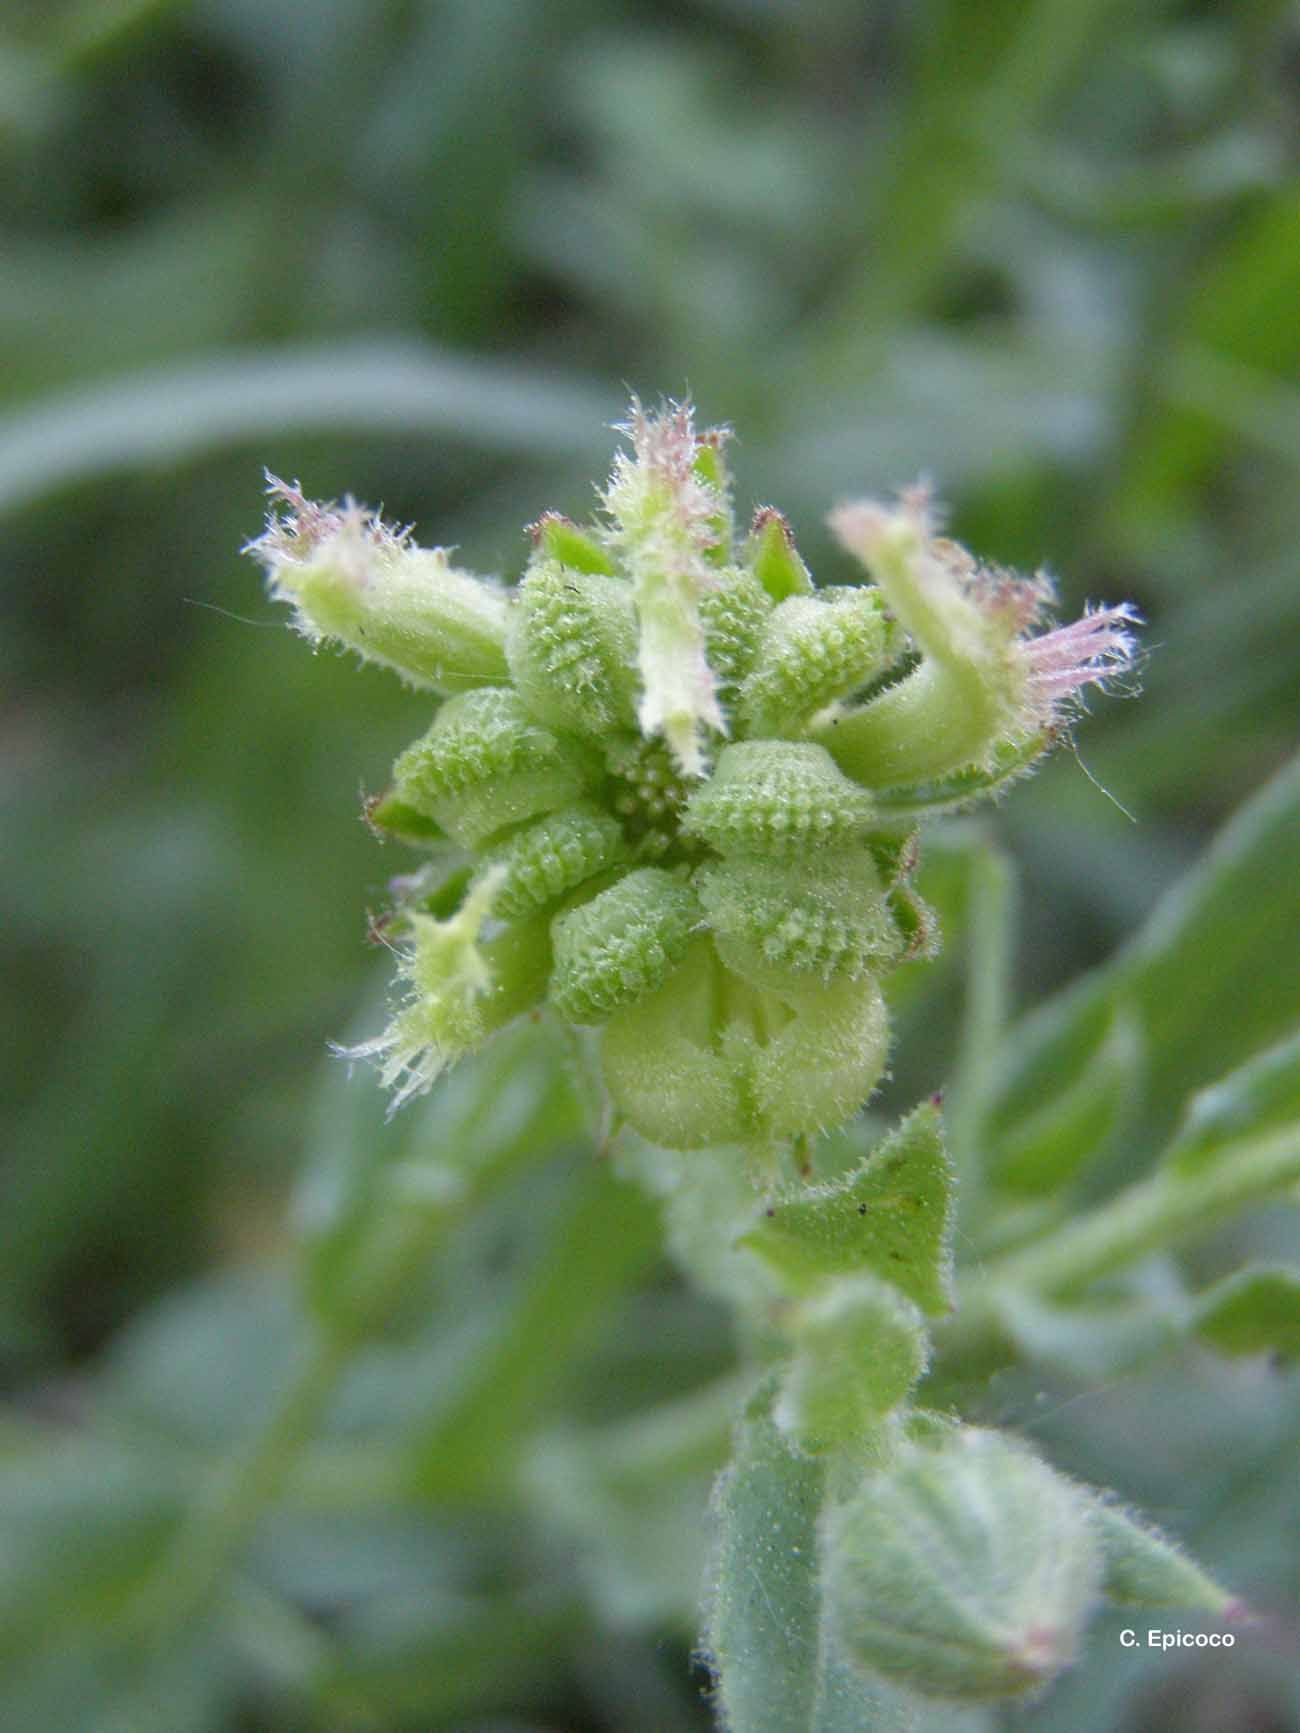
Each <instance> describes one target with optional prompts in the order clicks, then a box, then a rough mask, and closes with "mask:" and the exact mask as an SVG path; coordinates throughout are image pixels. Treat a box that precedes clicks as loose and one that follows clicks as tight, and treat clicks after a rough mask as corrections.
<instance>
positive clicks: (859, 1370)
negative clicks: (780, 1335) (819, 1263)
mask: <svg viewBox="0 0 1300 1733" xmlns="http://www.w3.org/2000/svg"><path fill="white" fill-rule="evenodd" d="M783 1327H784V1328H785V1330H786V1332H787V1334H788V1335H789V1337H790V1339H791V1341H792V1343H793V1345H794V1355H793V1358H792V1359H791V1362H790V1365H789V1367H788V1368H787V1370H786V1373H785V1376H784V1378H783V1379H782V1383H781V1395H780V1398H779V1400H778V1402H777V1405H776V1411H775V1419H776V1424H777V1426H778V1427H779V1428H780V1430H781V1431H782V1432H783V1433H784V1434H785V1436H786V1437H787V1438H788V1439H790V1440H791V1442H792V1443H793V1444H794V1445H795V1446H796V1447H797V1448H798V1449H799V1450H801V1451H804V1452H805V1453H807V1454H812V1455H816V1454H819V1453H820V1452H822V1451H825V1450H829V1449H833V1448H835V1447H836V1446H844V1447H846V1448H849V1449H853V1448H855V1447H860V1446H861V1443H862V1441H863V1439H864V1438H867V1437H869V1436H870V1434H871V1432H872V1430H873V1428H874V1427H875V1425H876V1424H877V1423H878V1422H879V1421H880V1420H881V1418H882V1417H883V1416H884V1415H885V1414H887V1413H888V1412H889V1410H890V1409H891V1408H894V1407H896V1406H897V1404H898V1403H900V1402H901V1401H902V1400H903V1398H904V1397H905V1396H906V1395H907V1393H908V1391H909V1390H910V1389H911V1388H912V1385H913V1384H914V1383H915V1382H916V1380H917V1379H918V1378H919V1377H920V1376H921V1374H922V1372H924V1370H925V1367H926V1363H927V1360H928V1358H929V1349H928V1343H927V1340H926V1334H925V1325H924V1323H923V1322H922V1319H921V1314H920V1313H919V1312H918V1311H917V1309H916V1307H915V1306H913V1305H912V1304H911V1303H910V1302H909V1301H907V1300H905V1299H904V1298H903V1297H902V1295H901V1294H900V1293H899V1292H898V1290H897V1289H896V1288H894V1287H891V1286H890V1285H889V1284H888V1283H887V1282H881V1281H879V1280H877V1278H876V1277H875V1276H871V1275H858V1276H838V1277H836V1278H835V1279H834V1280H833V1281H831V1282H829V1283H827V1284H826V1286H825V1287H824V1288H822V1289H821V1290H820V1291H819V1292H818V1293H816V1294H815V1295H814V1296H813V1297H812V1298H811V1299H809V1300H805V1301H804V1302H803V1303H802V1304H800V1305H797V1306H795V1307H792V1308H791V1310H790V1312H789V1313H788V1314H786V1316H785V1317H784V1318H783Z"/></svg>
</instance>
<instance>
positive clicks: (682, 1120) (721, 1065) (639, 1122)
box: [600, 937, 754, 1149]
mask: <svg viewBox="0 0 1300 1733" xmlns="http://www.w3.org/2000/svg"><path fill="white" fill-rule="evenodd" d="M734 980H735V977H734V976H730V977H729V976H728V975H727V973H726V971H725V970H724V969H723V968H722V965H721V964H720V963H719V962H718V958H717V953H716V952H715V951H714V948H713V946H712V944H711V943H710V941H709V939H708V938H707V937H699V938H696V939H694V940H692V941H691V944H690V946H689V948H688V950H687V953H686V956H685V959H684V960H683V962H682V964H681V965H680V967H678V968H677V969H676V970H674V971H673V973H672V974H671V975H670V976H669V977H668V979H667V980H666V981H665V982H664V984H663V986H662V987H660V988H659V989H658V990H657V991H656V992H654V993H651V994H649V995H648V996H647V997H646V998H644V999H641V1000H639V1001H638V1002H637V1003H636V1004H634V1005H627V1006H625V1007H624V1008H623V1009H622V1010H620V1011H615V1013H614V1014H613V1016H612V1017H611V1018H610V1020H609V1022H608V1023H607V1024H606V1026H605V1030H604V1033H603V1035H602V1038H601V1048H600V1052H601V1065H602V1069H603V1071H604V1075H605V1087H606V1088H607V1089H608V1090H609V1094H610V1099H611V1101H612V1102H613V1104H614V1106H615V1108H616V1109H617V1111H618V1113H619V1115H620V1117H621V1118H622V1119H623V1120H625V1121H626V1123H627V1124H628V1125H630V1126H631V1127H632V1129H633V1130H634V1131H637V1132H640V1134H641V1136H642V1137H645V1138H648V1139H649V1140H650V1141H651V1142H652V1143H659V1144H662V1145H663V1146H664V1147H665V1148H666V1149H707V1148H708V1147H709V1146H710V1145H712V1144H719V1143H744V1142H746V1140H747V1139H749V1138H750V1137H752V1135H753V1123H754V1122H753V1115H752V1113H751V1112H750V1110H749V1108H748V1106H747V1104H746V1102H745V1100H744V1087H745V1068H744V1066H743V1065H738V1064H737V1063H736V1062H735V1056H734V1053H733V1052H732V1051H730V1050H729V1048H730V1047H731V1045H732V1044H731V1043H726V1042H724V1041H723V1040H722V1039H721V1035H722V1029H721V1028H720V1027H719V1021H718V1019H719V1011H718V1004H719V1002H720V1001H721V1002H722V1003H724V1004H725V999H726V987H727V984H728V982H734ZM723 1027H725V1025H724V1026H723Z"/></svg>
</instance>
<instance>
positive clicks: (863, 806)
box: [682, 740, 875, 858]
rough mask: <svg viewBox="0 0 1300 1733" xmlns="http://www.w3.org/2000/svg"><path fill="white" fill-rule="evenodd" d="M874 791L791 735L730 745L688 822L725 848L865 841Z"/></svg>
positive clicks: (750, 850) (775, 851)
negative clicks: (862, 787)
mask: <svg viewBox="0 0 1300 1733" xmlns="http://www.w3.org/2000/svg"><path fill="white" fill-rule="evenodd" d="M874 812H875V809H874V806H873V804H872V800H871V797H870V795H868V794H867V793H866V792H865V790H863V789H861V788H859V787H858V785H857V783H855V782H850V781H849V779H848V777H847V776H845V775H844V773H843V772H842V771H841V770H840V769H839V768H838V767H837V765H836V764H835V761H834V760H833V759H832V757H831V755H830V753H829V752H827V751H826V749H825V748H824V747H821V746H811V745H806V744H802V743H799V742H796V741H789V740H747V741H740V742H738V743H737V744H736V745H734V746H726V747H724V748H723V750H722V752H721V753H720V754H719V757H718V762H717V766H716V768H715V769H714V772H713V776H712V777H711V778H710V780H709V781H708V782H706V783H705V784H704V785H703V786H702V787H701V788H699V789H698V790H697V791H696V792H695V794H693V795H692V796H691V798H690V800H689V801H688V802H687V804H686V810H685V813H684V815H683V818H682V828H683V829H684V830H685V831H686V832H687V833H688V834H689V835H691V836H697V837H699V838H700V839H701V840H702V841H704V842H706V843H708V844H709V846H710V847H711V848H715V849H717V851H718V853H719V854H762V855H772V856H775V857H778V858H788V857H790V856H796V855H806V854H808V853H810V852H812V851H815V850H823V849H839V848H844V847H846V846H847V845H849V844H851V843H854V842H857V841H858V840H859V839H860V838H861V837H862V836H863V835H864V833H865V832H866V831H867V830H868V829H869V828H870V826H871V824H872V821H873V818H874Z"/></svg>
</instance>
